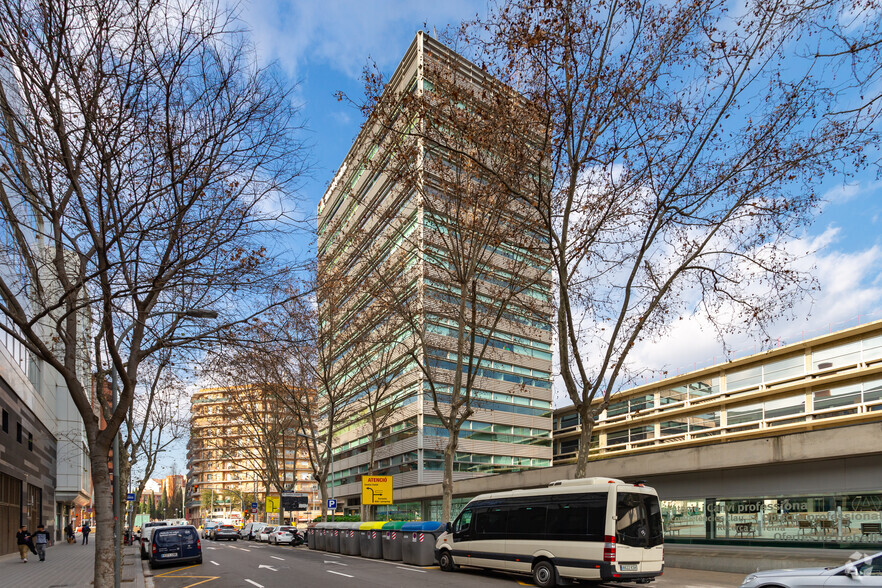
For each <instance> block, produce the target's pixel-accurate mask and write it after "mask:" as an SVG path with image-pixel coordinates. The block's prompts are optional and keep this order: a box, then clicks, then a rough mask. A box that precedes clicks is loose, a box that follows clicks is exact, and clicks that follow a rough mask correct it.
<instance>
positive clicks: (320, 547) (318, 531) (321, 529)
mask: <svg viewBox="0 0 882 588" xmlns="http://www.w3.org/2000/svg"><path fill="white" fill-rule="evenodd" d="M327 527H328V523H317V524H316V526H315V528H313V532H314V533H315V548H316V551H325V550H326V549H327V548H326V547H325V537H326V536H327V535H326V533H327V531H328V528H327Z"/></svg>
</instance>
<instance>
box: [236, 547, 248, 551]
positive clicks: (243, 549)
mask: <svg viewBox="0 0 882 588" xmlns="http://www.w3.org/2000/svg"><path fill="white" fill-rule="evenodd" d="M236 549H241V550H242V551H251V550H250V549H245V548H244V547H237V548H236Z"/></svg>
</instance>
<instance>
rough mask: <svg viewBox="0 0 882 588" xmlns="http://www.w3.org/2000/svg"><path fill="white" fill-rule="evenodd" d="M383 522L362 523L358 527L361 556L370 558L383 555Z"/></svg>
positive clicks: (379, 557) (378, 557)
mask: <svg viewBox="0 0 882 588" xmlns="http://www.w3.org/2000/svg"><path fill="white" fill-rule="evenodd" d="M385 524H386V523H383V522H373V523H362V524H361V526H360V527H359V529H358V541H359V543H360V544H361V556H362V557H369V558H371V559H382V557H383V531H382V528H383V525H385Z"/></svg>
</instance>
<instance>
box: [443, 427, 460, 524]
mask: <svg viewBox="0 0 882 588" xmlns="http://www.w3.org/2000/svg"><path fill="white" fill-rule="evenodd" d="M447 432H448V440H447V447H445V448H444V479H443V481H442V482H441V522H444V523H446V522H448V521H450V520H451V518H450V511H451V507H452V505H453V504H452V503H453V458H454V457H456V448H457V447H458V446H459V431H450V430H448V431H447Z"/></svg>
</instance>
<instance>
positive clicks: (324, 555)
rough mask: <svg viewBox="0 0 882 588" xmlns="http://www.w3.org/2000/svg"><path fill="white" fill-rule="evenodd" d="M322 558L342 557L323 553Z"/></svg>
mask: <svg viewBox="0 0 882 588" xmlns="http://www.w3.org/2000/svg"><path fill="white" fill-rule="evenodd" d="M322 556H323V557H340V556H339V555H334V554H332V553H323V554H322Z"/></svg>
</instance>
